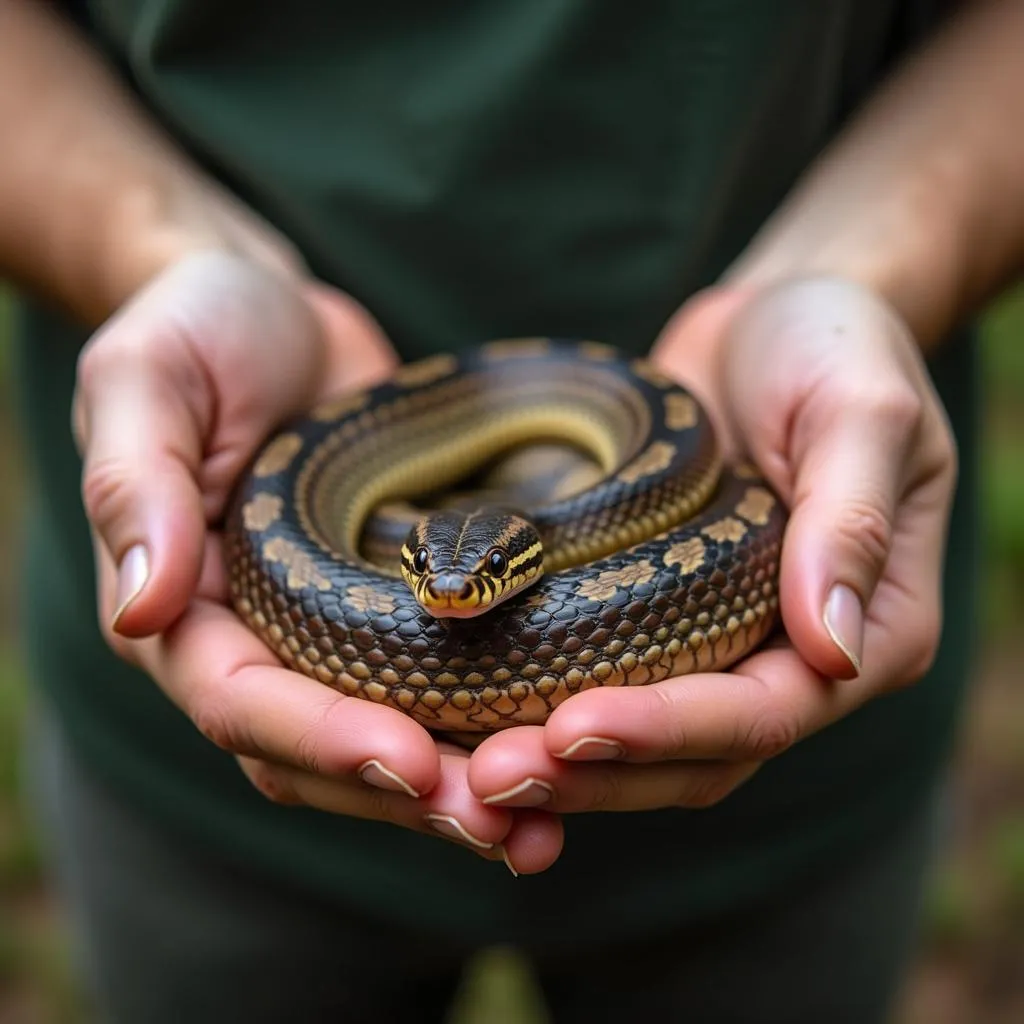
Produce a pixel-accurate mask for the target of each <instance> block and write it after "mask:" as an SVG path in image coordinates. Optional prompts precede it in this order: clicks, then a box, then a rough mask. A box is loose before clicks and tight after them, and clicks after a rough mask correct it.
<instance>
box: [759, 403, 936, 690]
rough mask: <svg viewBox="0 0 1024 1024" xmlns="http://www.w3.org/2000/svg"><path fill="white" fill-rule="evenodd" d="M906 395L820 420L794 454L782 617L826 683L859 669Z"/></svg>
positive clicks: (901, 467) (896, 475) (902, 459)
mask: <svg viewBox="0 0 1024 1024" xmlns="http://www.w3.org/2000/svg"><path fill="white" fill-rule="evenodd" d="M907 391H908V396H907V397H906V398H905V399H904V403H905V404H903V405H901V406H899V407H898V408H897V407H895V406H890V407H887V408H885V409H883V408H881V407H877V406H876V407H874V408H870V407H868V406H867V405H865V406H863V407H861V408H856V407H851V408H848V409H844V410H841V411H836V412H835V413H834V414H832V415H829V416H823V417H820V421H819V422H818V423H816V424H811V425H808V427H807V430H808V433H809V434H810V437H811V438H812V439H811V440H809V441H808V442H807V444H806V446H805V450H804V451H803V452H802V453H800V454H798V455H797V456H796V458H797V470H796V477H795V486H794V496H793V500H792V506H791V510H790V518H789V522H788V524H787V527H786V533H785V539H784V542H783V546H782V558H781V566H780V581H779V593H780V602H781V611H782V618H783V621H784V622H785V623H786V631H787V633H788V634H789V636H790V638H791V640H792V641H793V643H794V644H795V645H796V647H797V649H798V650H799V651H800V653H801V654H802V655H803V656H804V658H805V659H806V660H807V661H808V662H810V663H811V664H812V665H813V666H814V667H815V668H817V669H818V670H819V671H820V672H822V673H824V674H825V675H828V676H831V677H836V678H851V677H852V676H854V675H856V674H857V673H859V672H860V671H861V667H862V663H863V656H864V628H865V611H866V609H867V607H868V605H869V604H870V602H871V599H872V596H873V595H874V593H875V588H876V587H877V585H878V581H879V579H880V578H881V576H882V573H883V571H884V570H885V566H886V564H887V562H888V559H889V556H890V553H891V550H892V543H893V537H894V532H895V523H896V515H897V508H898V506H899V503H900V501H901V500H902V499H903V496H904V492H905V489H906V486H907V475H908V472H909V471H910V469H911V468H912V467H911V465H910V461H909V460H910V446H911V445H912V444H913V443H914V439H915V438H914V435H915V432H916V420H915V415H916V412H917V410H918V409H919V403H918V401H917V398H916V394H915V393H914V392H913V391H912V390H911V389H910V388H909V387H908V388H907ZM812 427H816V428H817V430H816V431H814V430H812ZM936 554H937V553H936Z"/></svg>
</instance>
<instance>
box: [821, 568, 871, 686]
mask: <svg viewBox="0 0 1024 1024" xmlns="http://www.w3.org/2000/svg"><path fill="white" fill-rule="evenodd" d="M822 620H823V621H824V623H825V628H826V629H827V630H828V635H829V636H830V637H832V642H833V643H834V644H835V645H836V647H838V648H839V650H841V651H842V652H843V654H844V655H845V656H846V657H847V659H848V660H849V662H850V664H851V665H852V666H853V669H854V671H855V672H856V673H857V674H858V675H860V659H861V656H862V654H863V652H864V609H863V608H862V607H861V604H860V598H859V597H858V596H857V595H856V594H855V593H854V592H853V591H852V590H851V589H850V588H849V587H848V586H846V584H845V583H837V584H836V585H835V586H834V587H833V588H832V589H831V590H830V591H829V594H828V600H826V602H825V611H824V614H823V615H822Z"/></svg>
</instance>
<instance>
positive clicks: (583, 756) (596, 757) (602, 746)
mask: <svg viewBox="0 0 1024 1024" xmlns="http://www.w3.org/2000/svg"><path fill="white" fill-rule="evenodd" d="M625 753H626V748H625V747H624V746H623V745H622V744H621V743H620V742H619V741H618V740H606V739H605V738H604V737H603V736H583V737H581V738H580V739H578V740H577V741H576V742H575V743H570V744H569V746H567V747H566V748H565V750H563V751H562V752H561V753H560V754H555V757H561V758H565V759H566V760H572V761H614V760H615V759H616V758H618V757H622V756H623V755H624V754H625Z"/></svg>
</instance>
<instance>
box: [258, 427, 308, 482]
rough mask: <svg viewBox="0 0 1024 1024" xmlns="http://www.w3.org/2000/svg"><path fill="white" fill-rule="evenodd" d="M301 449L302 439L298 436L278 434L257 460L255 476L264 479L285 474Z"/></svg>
mask: <svg viewBox="0 0 1024 1024" xmlns="http://www.w3.org/2000/svg"><path fill="white" fill-rule="evenodd" d="M301 448H302V438H301V437H299V435H298V434H294V433H288V434H278V436H277V437H275V438H274V439H273V440H272V441H271V442H270V443H269V444H268V445H267V446H266V448H264V449H263V452H262V453H261V454H260V457H259V458H258V459H257V460H256V463H255V465H254V466H253V467H252V474H253V476H256V477H261V478H262V477H267V476H273V475H274V474H275V473H282V472H284V470H286V469H287V468H288V467H289V466H290V465H291V464H292V459H294V458H295V456H296V455H298V454H299V451H300V450H301Z"/></svg>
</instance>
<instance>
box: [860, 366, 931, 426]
mask: <svg viewBox="0 0 1024 1024" xmlns="http://www.w3.org/2000/svg"><path fill="white" fill-rule="evenodd" d="M862 411H863V412H864V413H865V414H866V415H867V416H869V417H870V418H871V422H872V423H874V424H876V425H878V426H880V427H882V428H884V429H885V431H886V433H887V434H890V435H892V434H894V435H897V436H903V437H906V436H909V435H911V434H913V433H914V432H916V431H917V430H918V429H919V428H920V426H921V423H922V420H923V418H924V402H923V400H922V398H921V396H920V395H919V394H918V392H917V390H916V389H915V388H914V386H913V385H912V384H911V383H910V382H909V381H906V380H903V379H893V380H887V381H886V385H885V386H884V388H881V389H876V390H874V391H872V392H871V393H870V394H868V395H866V396H865V397H864V399H863V401H862Z"/></svg>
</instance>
